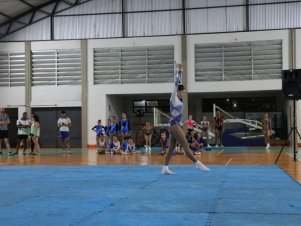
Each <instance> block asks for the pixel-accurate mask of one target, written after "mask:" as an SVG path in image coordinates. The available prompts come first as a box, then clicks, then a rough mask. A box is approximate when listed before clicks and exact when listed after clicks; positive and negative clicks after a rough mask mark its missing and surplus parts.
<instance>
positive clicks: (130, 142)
mask: <svg viewBox="0 0 301 226" xmlns="http://www.w3.org/2000/svg"><path fill="white" fill-rule="evenodd" d="M135 150H136V146H135V143H134V141H133V139H132V138H131V137H129V138H128V154H134V153H135Z"/></svg>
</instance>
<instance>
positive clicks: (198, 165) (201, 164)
mask: <svg viewBox="0 0 301 226" xmlns="http://www.w3.org/2000/svg"><path fill="white" fill-rule="evenodd" d="M195 168H197V169H199V170H202V171H205V172H209V171H210V169H209V168H208V167H206V166H205V165H204V164H203V163H201V162H200V161H197V162H196V163H195Z"/></svg>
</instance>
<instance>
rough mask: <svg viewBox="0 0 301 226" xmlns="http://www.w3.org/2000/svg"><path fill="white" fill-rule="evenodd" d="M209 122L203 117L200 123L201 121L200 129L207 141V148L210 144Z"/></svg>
mask: <svg viewBox="0 0 301 226" xmlns="http://www.w3.org/2000/svg"><path fill="white" fill-rule="evenodd" d="M209 124H210V123H209V121H208V119H207V116H206V115H203V118H202V121H201V128H202V130H203V132H204V135H205V137H206V141H207V147H208V148H210V147H211V146H210V144H209Z"/></svg>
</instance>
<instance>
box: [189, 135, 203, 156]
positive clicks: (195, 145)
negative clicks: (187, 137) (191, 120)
mask: <svg viewBox="0 0 301 226" xmlns="http://www.w3.org/2000/svg"><path fill="white" fill-rule="evenodd" d="M198 138H199V136H198V134H197V133H195V134H193V136H192V141H191V143H190V144H189V146H190V149H191V150H192V152H193V154H194V155H200V154H201V152H200V151H199V149H200V147H199V142H198Z"/></svg>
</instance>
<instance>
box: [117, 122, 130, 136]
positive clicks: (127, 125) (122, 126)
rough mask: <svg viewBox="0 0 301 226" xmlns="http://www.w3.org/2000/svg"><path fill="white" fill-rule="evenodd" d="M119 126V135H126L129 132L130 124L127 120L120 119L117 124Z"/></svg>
mask: <svg viewBox="0 0 301 226" xmlns="http://www.w3.org/2000/svg"><path fill="white" fill-rule="evenodd" d="M119 125H120V132H121V133H128V132H129V130H130V122H129V120H128V119H121V120H120V122H119Z"/></svg>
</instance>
